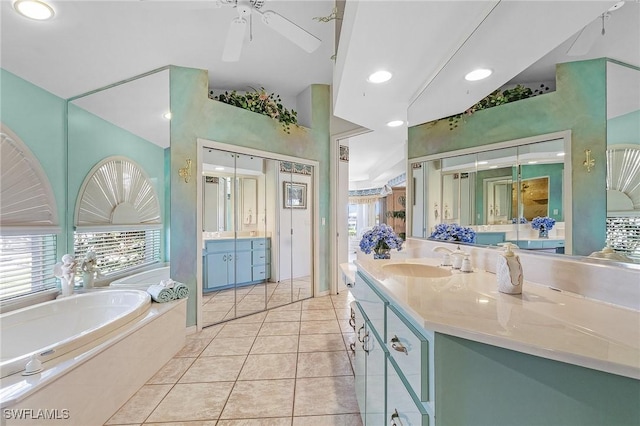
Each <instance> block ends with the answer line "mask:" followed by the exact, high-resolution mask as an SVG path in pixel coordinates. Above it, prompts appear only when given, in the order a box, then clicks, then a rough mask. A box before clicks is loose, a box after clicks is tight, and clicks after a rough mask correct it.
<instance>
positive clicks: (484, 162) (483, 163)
mask: <svg viewBox="0 0 640 426" xmlns="http://www.w3.org/2000/svg"><path fill="white" fill-rule="evenodd" d="M478 164H480V165H481V166H483V165H485V164H489V162H488V161H478Z"/></svg>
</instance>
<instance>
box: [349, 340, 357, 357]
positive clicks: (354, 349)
mask: <svg viewBox="0 0 640 426" xmlns="http://www.w3.org/2000/svg"><path fill="white" fill-rule="evenodd" d="M349 349H351V352H353V354H354V355H355V354H356V343H355V342H353V343H350V344H349Z"/></svg>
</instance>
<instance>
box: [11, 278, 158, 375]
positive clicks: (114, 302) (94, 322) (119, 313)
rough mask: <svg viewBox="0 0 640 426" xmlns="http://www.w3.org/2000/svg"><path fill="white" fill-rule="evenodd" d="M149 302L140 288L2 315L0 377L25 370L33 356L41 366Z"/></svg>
mask: <svg viewBox="0 0 640 426" xmlns="http://www.w3.org/2000/svg"><path fill="white" fill-rule="evenodd" d="M150 303H151V298H150V296H149V294H148V293H147V292H143V291H140V290H133V289H131V290H105V291H96V292H91V293H85V294H77V295H74V296H71V297H66V298H63V299H57V300H52V301H50V302H45V303H40V304H38V305H33V306H29V307H26V308H22V309H18V310H15V311H11V312H8V313H6V314H2V315H0V324H1V326H2V338H1V341H2V345H1V346H0V358H1V359H0V373H1V374H0V377H6V376H9V375H11V374H13V373H17V372H19V371H22V370H24V368H25V365H26V363H27V362H28V361H29V359H30V357H31V356H32V355H37V357H38V359H39V360H40V361H41V362H43V363H45V362H47V361H49V360H51V359H53V358H56V357H59V356H61V355H64V354H66V353H68V352H71V351H73V350H75V349H77V348H79V347H81V346H83V345H85V344H87V343H88V342H91V341H94V340H96V339H98V338H100V337H101V336H103V335H105V334H107V333H109V332H111V331H112V330H115V329H116V328H118V327H120V326H122V325H123V324H126V323H128V322H129V321H131V320H132V319H134V318H136V317H138V316H140V315H142V314H144V313H146V312H147V311H148V309H149V305H150Z"/></svg>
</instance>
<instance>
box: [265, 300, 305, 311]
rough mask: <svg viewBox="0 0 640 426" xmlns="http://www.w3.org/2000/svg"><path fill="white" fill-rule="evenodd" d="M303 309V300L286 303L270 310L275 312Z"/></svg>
mask: <svg viewBox="0 0 640 426" xmlns="http://www.w3.org/2000/svg"><path fill="white" fill-rule="evenodd" d="M301 309H302V302H293V303H288V304H286V305H283V306H279V307H277V308H274V309H271V310H270V311H269V312H275V311H299V310H301Z"/></svg>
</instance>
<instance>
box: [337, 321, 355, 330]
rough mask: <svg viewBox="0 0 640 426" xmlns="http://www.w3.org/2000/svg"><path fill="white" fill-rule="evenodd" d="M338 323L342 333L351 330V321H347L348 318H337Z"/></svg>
mask: <svg viewBox="0 0 640 426" xmlns="http://www.w3.org/2000/svg"><path fill="white" fill-rule="evenodd" d="M338 325H340V331H341V332H342V333H349V332H353V327H352V326H351V323H349V320H348V319H339V320H338Z"/></svg>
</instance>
